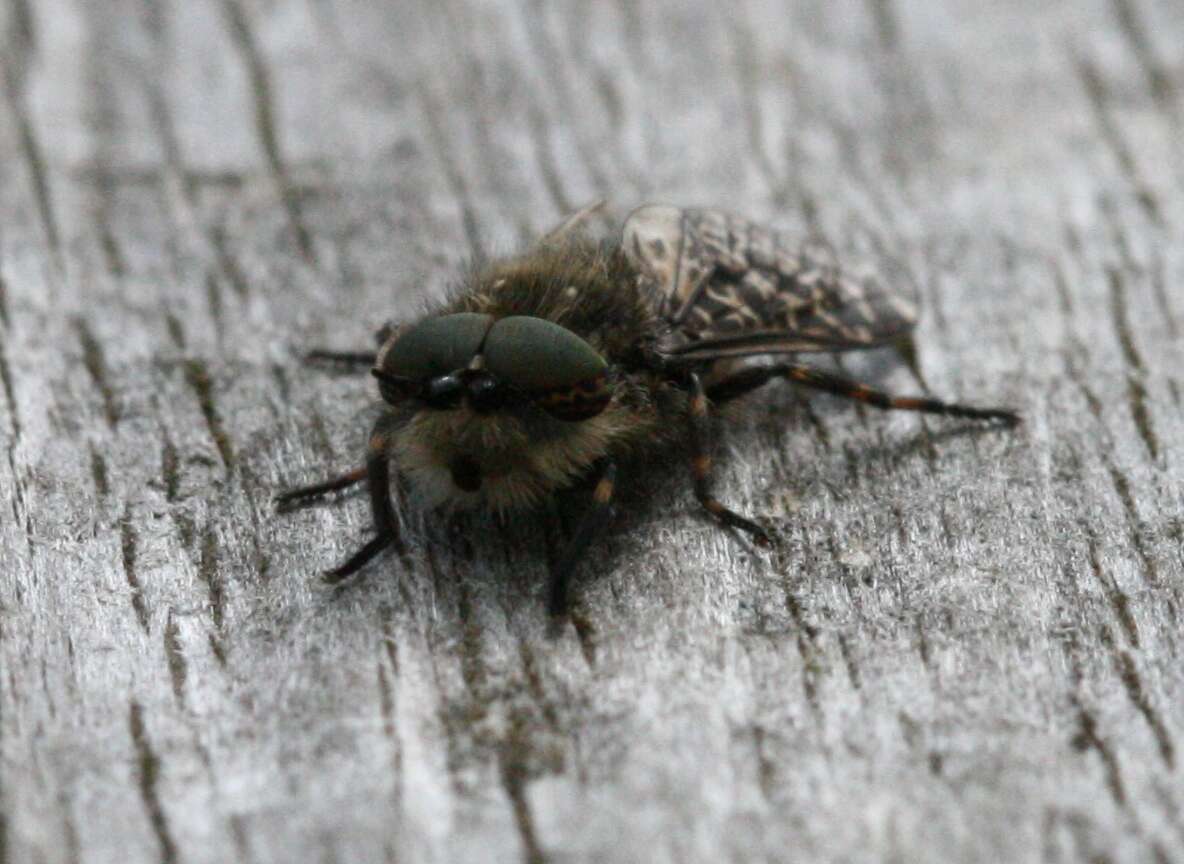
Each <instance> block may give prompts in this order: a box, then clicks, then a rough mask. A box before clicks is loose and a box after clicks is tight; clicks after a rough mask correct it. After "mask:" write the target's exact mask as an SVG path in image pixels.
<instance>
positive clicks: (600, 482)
mask: <svg viewBox="0 0 1184 864" xmlns="http://www.w3.org/2000/svg"><path fill="white" fill-rule="evenodd" d="M616 483H617V466H616V464H615V463H613V462H607V463H605V464H604V467H602V468H601V470H600V476H599V477H598V478H597V481H596V486H595V488H594V489H593V490H592V502H591V504H589V506H588V509H587V510H585V511H584V514H583V515H582V516H581V517H580V524H579V527H578V528H577V529H576V533H575V536H574V537H572V538H571V539H570V540H568V541H567V545H566V546H564V548H563V551H562V552H561V553H560V555H559V558H558V560H557V561H556V562H555V566H554V567H553V568H552V569H551V579H550V582H549V583H548V586H547V611H548V612H550V613H551V615H552V617H556V618H558V617H560V616H562V615H565V614H566V613H567V609H568V602H569V601H568V586H569V585H570V584H571V576H572V573H573V572H574V571H575V569H576V566H577V565H578V564H579V563H580V559H581V558H583V557H584V553H585V552H587V551H588V548H589V547H590V546H591V545H592V544H593V543H595V542H596V541H597V540H599V539H600V538H601V536H603V534H604V530H605V528H607V527H608V523H609V520H610V519H611V518H612V512H613V507H612V502H613V490H614V489H615V487H616Z"/></svg>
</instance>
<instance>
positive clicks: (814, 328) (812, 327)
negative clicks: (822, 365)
mask: <svg viewBox="0 0 1184 864" xmlns="http://www.w3.org/2000/svg"><path fill="white" fill-rule="evenodd" d="M622 243H623V247H624V250H625V254H626V255H627V256H628V258H629V260H630V261H631V262H632V264H633V266H634V267H636V268H637V270H638V273H639V274H640V276H641V279H642V283H643V285H644V286H645V287H646V288H647V289H648V290H649V291H651V292H652V293H653V299H654V303H655V304H656V306H657V308H658V309H659V311H660V312H661V313H662V315H663V316H664V317H665V318H666V319H667V320H668V321H669V322H670V323H671V325H673V326H672V328H671V331H672V332H671V336H670V340H669V343H668V344H666V345H663V346H662V348H661V350H662V352H663V353H665V354H669V355H676V356H681V357H684V358H686V359H713V358H717V357H737V356H744V355H750V354H786V353H797V352H808V351H846V350H852V349H857V348H870V347H872V346H875V345H882V344H884V343H887V342H891V341H893V340H896V339H898V338H900V337H901V336H903V335H904V334H905V333H907V332H908V331H909V330H910V329H911V328H912V327H913V325H914V324H915V323H916V320H917V308H916V304H915V303H914V302H913V301H912V299H911V298H910V297H909V296H907V295H905V294H903V293H899V292H892V291H888V290H886V289H885V288H884V287H883V285H882V284H881V283H880V282H879V280H877V279H876V278H875V276H874V275H873V274H872V273H870V272H869V273H866V274H856V273H852V272H847V271H845V270H842V269H840V267H839V266H838V264H837V263H836V261H835V256H834V253H833V250H831V249H830V247H829V246H827V245H825V244H820V243H806V244H799V245H797V246H791V245H790V244H789V241H788V238H787V237H786V236H785V235H784V234H783V233H780V232H776V231H772V230H770V229H768V228H766V227H764V226H762V225H758V224H755V223H753V222H750V221H748V220H745V219H741V218H739V217H736V216H733V215H731V214H729V213H725V212H722V211H719V210H695V209H681V208H678V207H670V206H665V205H658V204H650V205H646V206H644V207H641V208H639V209H637V210H635V211H633V213H631V214H630V215H629V217H628V218H627V219H626V220H625V225H624V227H623V229H622Z"/></svg>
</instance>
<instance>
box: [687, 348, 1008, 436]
mask: <svg viewBox="0 0 1184 864" xmlns="http://www.w3.org/2000/svg"><path fill="white" fill-rule="evenodd" d="M774 378H785V379H786V380H789V381H793V382H794V383H796V384H801V385H803V386H804V387H812V388H814V389H815V390H824V391H826V392H827V393H832V394H834V395H835V396H842V397H845V398H847V399H854V400H855V401H857V402H863V403H865V404H867V405H872V406H874V407H876V408H883V409H885V410H889V411H893V410H894V411H919V412H921V413H923V414H940V415H943V416H946V417H966V418H969V419H972V420H997V421H999V422H1000V423H1003V424H1004V425H1006V426H1015V425H1016V424H1017V423H1019V422H1020V416H1019V414H1017V413H1016V412H1015V411H1011V410H1008V409H1006V408H975V407H973V406H970V405H959V404H957V403H953V402H942V401H941V400H939V399H930V398H928V397H925V396H893V395H891V394H889V393H885V392H884V391H883V390H876V389H875V388H873V387H869V386H867V385H866V384H861V383H859V382H858V381H853V380H851V379H850V378H846V377H844V376H842V375H835V374H834V373H831V372H824V371H822V370H821V369H815V368H813V367H810V366H802V365H799V364H797V363H777V364H774V365H772V366H750V367H748V368H746V369H741V370H740V371H739V372H736V373H735V374H734V375H729V376H728V377H727V378H724V379H723V380H721V381H717V382H716V383H715V384H713V385H712V386H711V388H710V389H709V390H708V391H707V394H708V396H709V397H710V398H711V399H712V400H713V401H715V402H727V401H728V400H729V399H735V398H737V397H739V396H743V395H744V394H746V393H749V392H751V391H753V390H755V389H757V388H758V387H761V386H763V385H764V384H767V383H768V382H769V381H771V380H773V379H774Z"/></svg>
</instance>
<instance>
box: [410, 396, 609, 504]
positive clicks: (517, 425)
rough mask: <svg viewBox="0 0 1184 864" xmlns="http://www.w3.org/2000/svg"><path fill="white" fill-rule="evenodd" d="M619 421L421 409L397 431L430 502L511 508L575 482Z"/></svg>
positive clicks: (421, 490) (412, 475)
mask: <svg viewBox="0 0 1184 864" xmlns="http://www.w3.org/2000/svg"><path fill="white" fill-rule="evenodd" d="M611 424H612V419H611V414H610V416H609V417H605V416H604V415H600V416H597V417H592V418H590V419H587V420H582V421H579V422H565V421H562V420H556V419H554V418H552V417H549V416H547V415H546V414H544V413H543V412H541V411H538V410H534V409H531V410H524V411H520V412H498V413H494V414H480V413H477V412H475V411H473V410H471V409H470V408H468V407H465V406H463V405H462V406H459V407H457V408H455V409H451V410H447V411H434V410H419V411H416V412H415V413H414V414H412V415H411V416H410V417H409V418H408V420H407V422H406V423H405V424H404V425H403V426H402V427H401V428H400V429H399V430H398V431H397V432H396V433H395V435H394V439H393V445H392V450H393V456H394V460H395V464H396V465H397V466H398V468H399V470H400V471H401V472H403V473H404V474H405V475H406V476H407V477H408V478H409V479H410V481H411V484H412V486H413V488H414V489H415V491H416V492H417V493H418V494H419V495H420V496H422V498H423V500H424V503H426V504H428V505H429V506H435V505H441V504H443V505H448V506H454V507H471V506H475V505H478V504H484V505H485V506H488V507H489V508H490V509H492V510H496V511H498V512H503V513H504V512H507V511H510V510H518V509H526V508H529V507H532V506H533V505H535V504H537V503H538V502H539V500H540V499H541V498H542V497H544V496H545V495H546V494H547V493H548V492H550V491H553V490H555V489H560V488H564V487H566V486H569V485H571V484H572V483H573V482H575V480H577V479H578V478H579V477H580V476H582V475H583V474H584V473H585V472H586V471H587V469H588V467H589V466H590V465H592V463H594V462H595V461H596V460H597V459H600V458H601V457H602V456H604V454H605V452H606V449H607V447H608V443H609V441H610V439H611V434H612V425H611Z"/></svg>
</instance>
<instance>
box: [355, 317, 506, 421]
mask: <svg viewBox="0 0 1184 864" xmlns="http://www.w3.org/2000/svg"><path fill="white" fill-rule="evenodd" d="M492 324H493V318H491V317H490V316H489V315H481V314H478V313H476V312H457V313H455V314H453V315H442V316H441V317H439V318H428V319H427V320H425V321H420V322H419V323H418V324H413V325H411V326H410V327H408V328H406V329H404V330H401V331H400V332H398V333H396V334H395V335H394V336H393V337H392V341H391V342H389V343H388V344H387V346H386V347H385V348H383V349H382V351H381V352H379V361H380V366H379V368H378V369H377V370H376V371H375V377H377V378H378V379H379V382H380V383H379V387H380V390H381V392H382V397H383V398H384V399H386V401H388V402H391V403H392V404H393V403H395V402H398V401H401V400H402V399H406V398H407V397H408V396H411V395H423V396H424V397H425V398H426V399H429V400H432V399H434V400H435V401H436V402H440V403H441V404H440V405H439V406H437V405H435V404H433V407H451V405H445V404H443V403H444V402H447V400H448V399H449V398H451V397H450V396H448V395H447V394H448V393H449V392H450V389H451V387H452V385H451V384H447V383H439V384H437V381H438V380H439V379H444V378H452V373H454V372H458V371H460V370H461V369H464V368H466V367H467V366H468V365H469V363H470V362H472V360H473V357H475V356H476V354H477V351H478V349H480V347H481V342H482V341H483V340H484V339H485V334H486V333H487V332H488V331H489V328H490V326H492ZM453 381H455V379H454V378H453ZM389 382H406V384H405V386H395V385H394V384H393V383H389ZM383 383H387V384H388V386H386V387H383V386H382V385H383ZM459 383H460V382H459V381H455V384H456V386H457V387H459ZM433 388H435V395H434V396H433V395H432V394H433ZM417 390H418V391H419V393H416V392H415V391H417ZM457 392H458V395H459V390H458V391H457ZM392 396H393V397H396V398H391V397H392ZM429 404H432V403H431V402H429ZM453 404H455V403H453Z"/></svg>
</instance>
